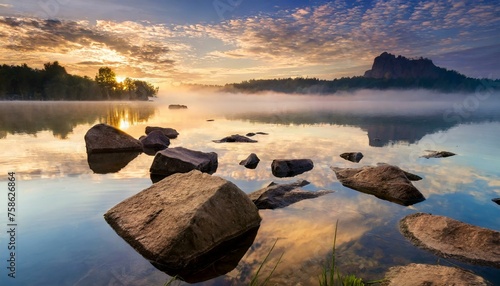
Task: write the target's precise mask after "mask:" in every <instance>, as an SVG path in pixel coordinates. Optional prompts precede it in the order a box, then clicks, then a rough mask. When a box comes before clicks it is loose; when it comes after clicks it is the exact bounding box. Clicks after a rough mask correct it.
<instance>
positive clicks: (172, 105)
mask: <svg viewBox="0 0 500 286" xmlns="http://www.w3.org/2000/svg"><path fill="white" fill-rule="evenodd" d="M187 108H188V107H187V106H186V105H183V104H170V105H169V106H168V109H187Z"/></svg>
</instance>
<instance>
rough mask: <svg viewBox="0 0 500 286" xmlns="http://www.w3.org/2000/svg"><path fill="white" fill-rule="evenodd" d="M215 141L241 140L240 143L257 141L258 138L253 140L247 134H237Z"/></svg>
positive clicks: (229, 141) (231, 141)
mask: <svg viewBox="0 0 500 286" xmlns="http://www.w3.org/2000/svg"><path fill="white" fill-rule="evenodd" d="M213 142H215V143H234V142H239V143H256V142H257V140H252V139H250V138H248V137H246V136H243V135H239V134H235V135H231V136H227V137H224V138H222V139H220V140H213Z"/></svg>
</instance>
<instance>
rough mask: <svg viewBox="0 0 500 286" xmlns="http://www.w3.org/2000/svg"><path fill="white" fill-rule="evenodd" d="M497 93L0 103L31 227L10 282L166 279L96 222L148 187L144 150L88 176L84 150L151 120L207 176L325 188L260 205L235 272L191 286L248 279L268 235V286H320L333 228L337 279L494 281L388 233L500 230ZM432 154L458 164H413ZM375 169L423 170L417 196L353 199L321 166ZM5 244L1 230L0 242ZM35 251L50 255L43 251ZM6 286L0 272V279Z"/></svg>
mask: <svg viewBox="0 0 500 286" xmlns="http://www.w3.org/2000/svg"><path fill="white" fill-rule="evenodd" d="M498 98H499V94H486V95H485V94H439V93H433V92H428V91H373V90H361V91H358V92H355V93H343V94H337V95H329V96H321V95H284V94H276V93H261V94H231V93H216V92H170V93H164V94H161V95H160V96H159V97H158V98H156V99H154V100H153V101H152V102H6V103H1V104H0V148H2V149H3V150H10V152H6V153H5V156H4V157H2V158H0V163H1V164H2V166H4V167H5V168H6V169H8V170H15V171H16V172H17V173H18V176H19V179H20V180H21V181H22V185H21V186H22V189H21V192H22V193H21V195H22V198H23V205H22V214H23V229H25V230H26V231H28V232H29V235H28V233H27V234H25V235H23V236H22V238H23V239H24V242H23V244H22V247H23V248H22V251H20V252H19V253H20V256H19V260H20V261H23V264H22V267H21V268H20V273H24V274H23V275H22V276H20V277H19V280H18V281H20V284H19V285H31V284H33V283H39V284H40V283H41V284H44V285H45V284H46V285H56V284H72V285H97V284H113V282H114V281H121V282H122V283H124V284H127V285H162V284H164V282H165V281H167V280H168V279H169V278H168V277H167V275H166V274H164V273H163V272H161V271H159V270H156V269H155V268H154V267H153V266H152V265H151V264H150V263H149V262H148V261H147V260H145V259H144V258H143V257H141V256H140V255H139V254H137V253H136V252H135V250H134V249H133V248H131V247H130V246H129V245H128V244H126V243H125V242H124V241H123V240H122V239H121V238H120V237H119V236H117V235H116V233H114V231H113V230H112V229H111V228H110V227H109V225H107V223H106V222H105V221H104V219H103V217H102V215H103V213H105V212H106V211H107V210H108V209H109V208H111V207H112V206H114V205H115V204H117V203H119V202H120V201H121V200H123V199H125V198H127V197H129V196H131V195H134V194H136V193H137V192H139V191H141V190H143V189H145V188H147V187H149V186H150V185H151V184H152V182H151V180H150V178H149V168H150V166H151V163H152V160H153V156H148V155H146V154H144V153H143V154H139V155H136V154H132V155H133V156H131V158H130V160H131V161H130V162H128V160H129V159H128V158H119V159H124V160H118V159H116V158H115V159H113V158H106V160H108V161H105V163H108V162H109V161H115V162H114V163H116V164H117V162H118V161H120V162H121V161H124V162H123V164H122V165H120V166H117V168H116V169H113V168H104V167H108V166H104V167H103V166H102V165H101V166H100V167H101V168H98V169H97V171H96V168H94V169H91V168H92V164H94V163H96V162H95V160H94V159H95V158H92V157H89V156H87V154H86V148H85V142H84V139H83V138H84V135H85V133H86V132H87V131H88V130H89V128H91V127H92V126H93V125H94V124H97V123H107V124H110V125H113V126H115V127H117V128H120V129H122V130H124V131H125V132H127V133H128V134H130V135H131V136H133V137H134V138H139V137H140V136H141V135H143V134H144V131H145V127H146V126H162V127H171V128H175V129H176V130H178V131H179V133H180V135H179V136H178V138H176V139H172V140H171V145H170V146H169V148H173V147H178V146H181V147H185V148H188V149H192V150H199V151H204V152H209V151H210V152H212V151H213V152H216V153H217V154H218V162H219V166H218V169H217V172H216V173H215V174H214V176H219V177H222V178H224V179H226V180H228V181H231V182H233V183H234V184H235V185H237V186H238V187H239V188H240V189H241V190H243V191H244V192H246V193H250V192H253V191H255V190H258V189H260V188H261V187H262V186H266V185H268V184H269V183H270V182H271V181H274V182H277V183H291V182H294V181H296V180H302V179H304V180H307V181H309V182H311V184H310V185H308V186H307V187H306V189H307V190H310V191H318V190H333V191H334V193H331V194H328V195H325V196H323V197H320V198H317V199H312V200H304V201H301V202H298V203H296V204H293V205H290V206H288V207H287V208H284V209H276V210H272V211H271V210H263V211H261V212H260V214H261V216H262V218H263V220H262V224H261V227H260V229H259V231H258V234H257V237H256V238H255V242H254V244H253V245H252V247H251V248H250V249H249V250H248V252H247V253H246V254H245V256H244V257H243V258H242V260H241V261H240V262H239V264H238V266H237V267H236V268H235V269H234V270H232V271H231V272H230V273H229V274H227V275H224V276H220V277H218V278H215V279H214V280H210V281H207V282H201V283H199V284H197V285H247V284H248V283H247V282H248V281H249V279H251V276H252V274H253V273H255V271H256V269H257V268H258V266H259V262H260V261H262V260H263V259H264V258H265V256H266V255H267V253H268V251H269V249H270V247H271V246H272V245H273V243H274V242H275V241H276V238H279V241H278V244H277V246H276V248H275V251H274V252H273V255H272V256H271V264H272V261H275V260H273V259H277V256H279V254H281V253H282V252H284V253H285V255H284V256H283V260H282V263H280V265H279V267H278V268H277V270H276V272H275V273H274V274H273V278H272V280H271V283H272V284H278V285H299V284H300V285H317V276H318V274H319V273H320V272H321V266H322V265H323V264H324V263H325V258H326V257H327V255H328V254H329V251H331V246H332V244H331V243H332V239H333V233H334V226H335V222H336V221H337V220H339V234H338V237H337V245H338V253H339V264H340V268H341V271H342V272H343V273H352V274H356V275H358V276H360V277H363V278H365V279H366V280H376V279H381V278H382V277H383V275H384V273H385V272H386V271H387V270H388V268H389V267H391V266H397V265H406V264H409V263H415V262H417V263H428V264H435V263H436V261H437V260H439V261H440V263H443V264H444V265H458V266H460V267H462V268H465V269H468V270H471V271H474V272H475V273H476V274H478V275H481V276H483V277H485V278H487V279H489V280H490V281H492V282H493V283H496V284H498V283H500V281H499V278H498V277H497V276H498V275H497V273H498V272H497V270H496V269H490V268H486V267H480V266H474V265H470V264H467V263H462V262H458V261H455V260H452V261H450V262H448V260H444V259H441V258H439V257H437V256H435V255H433V254H431V253H429V252H427V251H425V250H422V249H419V248H417V247H415V246H413V245H412V244H411V243H409V242H408V241H406V239H405V238H404V237H402V236H401V234H400V233H399V230H398V229H397V223H398V221H399V219H401V218H402V217H404V216H405V215H407V214H410V213H415V212H428V213H429V212H430V213H434V214H439V215H445V216H448V217H451V218H454V219H457V220H460V221H464V222H466V223H470V224H474V225H478V226H482V227H487V228H491V229H495V230H498V229H499V227H500V219H499V218H498V215H497V214H498V206H497V205H496V204H495V203H493V202H492V201H491V199H492V198H494V197H499V196H500V190H499V186H500V171H499V170H500V169H499V168H498V162H500V158H499V156H500V155H499V153H498V141H500V132H499V131H500V112H498V111H499V110H500V104H499V101H500V100H499V99H498ZM169 104H184V105H187V106H188V109H181V110H175V109H169V108H168V105H169ZM208 119H213V121H212V120H210V121H208ZM258 131H262V132H266V133H267V134H268V135H255V136H254V137H252V138H253V139H255V140H257V141H258V142H257V143H252V144H238V143H234V144H233V143H230V144H219V143H214V142H213V140H216V139H221V138H223V137H225V136H228V135H231V134H236V133H239V134H243V135H244V134H246V133H247V132H258ZM427 149H434V150H446V151H450V152H454V153H456V154H457V156H453V157H450V158H443V159H435V160H433V159H425V158H420V156H421V155H423V154H425V150H427ZM350 151H359V152H362V153H363V154H364V157H363V159H362V161H361V162H359V163H352V162H349V161H346V160H344V159H342V158H341V157H340V156H339V155H340V154H341V153H343V152H350ZM252 152H255V153H256V154H257V155H258V156H259V158H260V159H261V162H260V163H259V165H258V167H257V168H256V169H252V170H250V169H246V168H244V167H243V166H240V165H239V164H238V163H239V162H240V161H241V160H243V159H245V158H246V157H247V156H248V154H250V153H252ZM277 158H310V159H311V160H313V162H314V168H313V169H312V170H311V171H309V172H306V173H303V174H301V175H299V176H296V177H293V178H276V177H274V176H273V175H272V173H271V168H270V166H271V162H272V160H274V159H277ZM96 160H97V163H102V162H103V161H101V159H99V158H97V159H96ZM127 162H128V163H127ZM379 162H385V163H389V164H393V165H397V166H399V167H401V168H403V169H404V170H407V171H410V172H412V173H415V174H418V175H420V176H422V177H423V178H424V179H423V180H422V181H419V182H415V186H416V187H417V188H418V189H419V190H420V191H421V192H422V194H423V195H424V197H425V198H426V200H425V201H423V202H421V203H418V204H415V205H413V206H411V207H403V206H400V205H397V204H394V203H391V202H388V201H384V200H381V199H379V198H376V197H374V196H371V195H367V194H364V193H359V192H357V191H354V190H352V189H348V188H346V187H343V186H342V185H341V184H340V183H339V181H338V180H337V178H336V176H335V175H334V173H333V172H332V170H331V169H330V166H337V167H349V168H350V167H361V166H370V165H371V166H373V165H375V164H377V163H379ZM109 163H111V164H112V163H113V162H109ZM94 167H95V165H94ZM113 167H116V166H113ZM108 172H110V173H108ZM104 173H106V174H104ZM0 178H1V177H0ZM2 200H3V201H2ZM0 203H1V204H5V197H0ZM41 213H42V214H43V215H42V216H41V215H40V214H41ZM75 222H78V223H77V224H75ZM47 228H49V229H50V231H47ZM89 229H90V230H92V231H89ZM4 238H5V234H1V233H0V240H2V239H4ZM33 238H37V239H33ZM40 245H44V246H45V247H44V248H43V249H42V250H41V249H40ZM40 251H43V252H42V253H40ZM81 253H85V255H84V256H82V255H81ZM75 257H76V259H77V262H75ZM28 262H29V263H28ZM74 265H77V266H78V267H75V266H74ZM265 271H267V270H264V272H265ZM28 273H29V275H28ZM265 274H266V273H264V276H265ZM2 279H3V280H2ZM4 280H5V277H0V284H2V285H3V284H4V282H5V281H4ZM33 281H36V282H33Z"/></svg>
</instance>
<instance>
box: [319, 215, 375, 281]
mask: <svg viewBox="0 0 500 286" xmlns="http://www.w3.org/2000/svg"><path fill="white" fill-rule="evenodd" d="M338 226H339V221H338V220H337V222H336V223H335V234H334V235H333V247H332V257H331V260H330V262H329V263H327V265H325V266H324V267H323V272H322V273H321V275H320V276H319V285H320V286H364V285H365V284H364V283H363V280H362V279H361V278H358V277H356V276H355V275H352V274H351V275H346V276H343V275H342V274H340V271H339V269H338V267H337V263H336V254H335V248H336V242H337V228H338Z"/></svg>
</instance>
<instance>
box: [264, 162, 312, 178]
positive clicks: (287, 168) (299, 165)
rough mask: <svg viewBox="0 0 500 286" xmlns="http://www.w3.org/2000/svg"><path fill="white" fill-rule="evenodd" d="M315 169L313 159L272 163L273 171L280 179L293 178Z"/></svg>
mask: <svg viewBox="0 0 500 286" xmlns="http://www.w3.org/2000/svg"><path fill="white" fill-rule="evenodd" d="M313 168H314V163H313V161H312V160H311V159H276V160H273V162H272V163H271V171H272V173H273V175H274V176H276V177H278V178H284V177H293V176H296V175H299V174H302V173H305V172H307V171H310V170H312V169H313Z"/></svg>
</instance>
